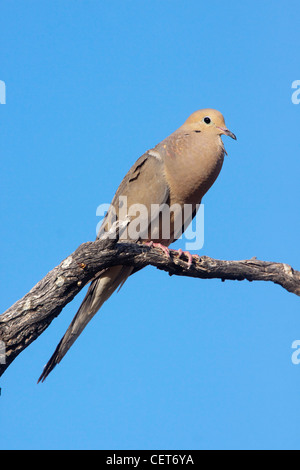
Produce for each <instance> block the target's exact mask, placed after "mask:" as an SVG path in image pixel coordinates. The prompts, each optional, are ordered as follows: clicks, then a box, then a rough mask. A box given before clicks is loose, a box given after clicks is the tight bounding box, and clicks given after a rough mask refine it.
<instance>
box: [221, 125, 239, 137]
mask: <svg viewBox="0 0 300 470" xmlns="http://www.w3.org/2000/svg"><path fill="white" fill-rule="evenodd" d="M218 129H220V130H221V131H222V134H225V135H228V136H229V137H231V138H232V139H234V140H236V135H235V134H234V133H233V132H231V131H230V130H229V129H227V127H218Z"/></svg>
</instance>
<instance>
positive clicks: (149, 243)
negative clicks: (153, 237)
mask: <svg viewBox="0 0 300 470" xmlns="http://www.w3.org/2000/svg"><path fill="white" fill-rule="evenodd" d="M144 245H146V246H149V247H150V248H159V249H160V250H162V251H163V252H164V253H165V255H166V256H167V257H168V258H170V250H169V248H168V247H167V246H165V245H162V244H161V243H154V242H152V241H151V242H145V243H144Z"/></svg>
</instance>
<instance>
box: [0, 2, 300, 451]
mask: <svg viewBox="0 0 300 470" xmlns="http://www.w3.org/2000/svg"><path fill="white" fill-rule="evenodd" d="M299 16H300V5H299V1H296V0H294V1H289V2H286V1H282V0H278V1H276V2H274V1H269V0H267V1H265V2H260V1H257V0H252V1H251V2H250V1H246V2H238V1H231V2H226V1H224V2H222V1H216V0H215V1H210V2H204V1H199V0H188V1H186V2H183V1H178V0H172V1H171V0H163V1H162V0H151V1H148V0H143V1H139V0H132V1H121V0H111V1H110V2H104V1H101V2H97V1H89V0H88V1H72V2H70V1H66V0H60V1H57V0H56V1H53V0H51V1H47V0H45V1H43V2H40V1H29V0H28V1H26V2H21V1H8V0H6V1H5V0H4V1H2V2H1V20H0V22H1V27H0V40H1V51H0V54H1V57H0V64H1V67H0V80H4V81H5V83H6V92H7V95H6V104H5V105H0V149H1V161H0V174H1V213H0V214H1V215H0V217H1V232H0V240H1V283H0V290H1V311H4V310H5V309H6V308H8V307H9V306H10V305H11V304H12V303H14V302H15V301H16V300H18V299H19V298H20V297H22V296H23V295H24V294H25V293H26V292H27V291H29V290H30V289H31V287H33V285H34V284H36V282H38V281H39V280H40V279H41V278H42V277H43V276H44V275H45V274H46V273H47V272H48V271H49V270H50V269H52V268H53V267H54V266H56V265H57V264H58V263H59V262H60V261H61V260H62V259H64V258H65V257H66V256H67V255H68V254H70V253H71V252H72V251H73V250H74V249H75V248H76V247H77V246H78V245H79V244H81V243H82V242H84V241H87V240H93V239H94V238H95V227H96V224H97V222H98V219H97V217H96V208H97V206H98V205H99V204H101V203H103V202H110V200H111V198H112V196H113V195H114V192H115V190H116V188H117V186H118V184H119V182H120V181H121V179H122V177H123V176H124V174H125V172H126V171H127V170H128V169H129V167H130V166H131V164H132V163H133V162H134V161H135V160H136V159H137V158H138V157H139V156H140V155H141V154H142V153H143V152H144V151H145V150H147V149H148V148H151V147H152V146H154V145H155V144H156V143H158V142H159V141H160V140H161V139H163V138H164V137H166V136H167V135H168V134H170V133H171V132H172V131H173V130H175V129H176V128H177V127H178V126H179V125H181V124H182V122H183V121H184V120H185V119H186V118H187V117H188V115H189V114H190V113H191V112H193V111H195V110H196V109H200V108H204V107H212V108H217V109H219V110H220V111H221V112H222V113H223V114H224V115H225V118H226V124H227V125H228V127H229V128H230V129H231V130H232V131H233V132H235V133H236V135H237V136H238V140H237V142H234V141H232V140H231V139H229V138H224V141H225V146H226V149H227V151H228V154H229V157H228V158H226V160H225V164H224V167H223V170H222V173H221V175H220V177H219V179H218V181H217V182H216V184H215V185H214V187H213V188H212V189H211V191H210V192H209V193H208V194H207V196H206V197H205V199H204V203H205V244H204V248H203V249H202V250H201V252H200V254H205V255H208V256H212V257H215V258H222V259H247V258H251V257H252V256H257V257H258V258H260V259H264V260H270V261H282V262H287V263H289V264H291V265H293V266H294V267H295V268H296V269H299V268H300V254H299V235H300V224H299V172H300V144H299V124H300V105H295V104H293V103H292V101H291V96H292V89H291V84H292V82H293V81H294V80H297V79H298V80H299V79H300V71H299V44H300V27H299ZM176 246H177V247H180V242H178V243H177V244H176ZM83 295H84V292H81V294H80V295H79V296H78V297H77V298H76V299H75V300H74V301H73V302H72V303H71V304H69V305H68V306H67V307H66V308H65V310H64V311H63V312H62V313H61V315H60V316H59V318H57V319H56V320H55V321H53V323H52V324H51V326H50V327H49V328H48V329H47V330H46V332H45V333H44V334H43V335H42V336H40V337H39V338H38V340H37V341H35V342H34V343H33V344H32V345H31V346H30V347H28V348H27V349H26V351H25V352H24V353H22V354H21V355H20V356H19V357H18V358H17V359H16V360H15V362H14V363H13V364H12V365H11V366H10V367H9V369H8V370H7V372H6V373H5V374H4V376H3V377H2V379H1V382H0V386H1V387H2V395H1V397H0V423H1V431H0V447H1V449H96V448H98V449H231V448H233V449H240V448H243V449H245V448H255V449H260V448H270V449H276V448H293V449H300V437H299V420H300V401H299V396H300V365H299V366H296V365H293V364H292V361H291V355H292V349H291V345H292V342H293V341H294V340H297V339H300V315H299V313H300V309H299V298H298V297H296V296H294V295H292V294H290V293H287V292H286V291H285V290H283V289H282V288H281V287H279V286H275V285H273V284H271V283H248V282H246V281H244V282H229V281H227V282H225V283H222V282H220V281H218V280H207V281H201V280H196V279H187V278H180V277H176V276H173V277H169V276H168V275H166V274H165V273H163V272H159V271H157V270H156V269H154V268H147V269H145V270H143V271H142V272H139V273H138V274H136V275H135V276H133V277H132V278H130V279H129V281H128V282H127V283H126V285H125V286H124V287H123V288H122V289H121V291H120V292H119V293H118V294H115V295H114V296H113V297H112V298H111V299H110V301H109V302H107V303H106V305H105V306H104V307H103V309H102V310H101V313H99V314H98V315H97V316H96V317H95V318H94V319H93V321H92V322H91V323H90V324H89V326H88V327H87V328H86V330H85V331H84V333H83V334H82V335H81V336H80V338H79V340H78V341H77V342H76V343H75V344H74V346H73V347H72V348H71V350H70V351H69V353H68V354H67V356H66V357H65V358H64V360H63V361H62V363H61V364H60V365H59V366H58V367H57V368H56V369H55V370H54V371H53V373H52V374H51V375H50V376H49V378H48V379H47V380H46V382H45V383H44V384H39V385H37V384H36V381H37V378H38V377H39V375H40V373H41V371H42V368H43V366H44V364H45V363H46V362H47V360H48V359H49V357H50V355H51V354H52V352H53V350H54V348H55V347H56V345H57V343H58V341H59V340H60V338H61V336H62V335H63V333H64V332H65V330H66V328H67V326H68V325H69V323H70V321H71V319H72V317H73V315H74V314H75V312H76V309H77V308H78V306H79V304H80V301H81V300H82V298H83Z"/></svg>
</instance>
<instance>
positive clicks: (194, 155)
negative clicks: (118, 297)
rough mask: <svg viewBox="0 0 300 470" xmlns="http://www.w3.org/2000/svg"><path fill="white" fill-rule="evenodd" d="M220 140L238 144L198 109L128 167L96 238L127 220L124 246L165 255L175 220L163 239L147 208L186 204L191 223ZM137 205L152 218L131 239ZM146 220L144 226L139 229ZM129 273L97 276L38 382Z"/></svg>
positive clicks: (214, 116) (213, 115)
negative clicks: (153, 246)
mask: <svg viewBox="0 0 300 470" xmlns="http://www.w3.org/2000/svg"><path fill="white" fill-rule="evenodd" d="M223 134H224V135H228V136H230V137H232V138H233V139H236V137H235V135H234V134H233V133H232V132H230V131H229V130H228V129H227V127H226V126H225V121H224V118H223V116H222V114H221V113H220V112H219V111H216V110H214V109H202V110H200V111H196V112H194V113H193V114H191V116H190V117H189V118H188V119H187V120H186V121H185V123H184V124H183V125H182V126H181V127H179V129H177V130H176V131H175V132H174V133H173V134H171V135H170V136H169V137H167V138H166V139H164V140H163V141H162V142H160V143H159V144H158V145H156V146H155V147H154V148H153V149H151V150H148V151H147V152H146V153H145V154H144V155H142V156H141V157H140V158H139V159H138V160H137V161H136V163H135V164H134V165H133V166H132V168H131V169H130V170H129V172H128V173H127V175H126V176H125V178H124V179H123V181H122V182H121V184H120V186H119V188H118V190H117V192H116V194H115V196H114V198H113V200H112V203H111V206H110V209H109V210H108V213H107V215H106V217H105V219H104V221H103V223H102V226H101V228H100V231H99V233H98V237H99V238H101V237H103V236H104V235H105V233H106V232H107V231H109V230H110V229H111V227H112V225H113V221H114V220H119V221H122V220H125V219H126V218H127V220H129V225H128V227H127V229H128V231H127V236H126V238H125V240H127V241H135V242H137V241H144V242H150V243H152V242H154V241H155V242H156V243H158V244H159V246H161V247H162V248H164V249H165V250H167V247H168V246H169V244H170V243H172V242H173V241H174V240H175V239H176V238H177V236H176V233H175V229H174V227H175V219H176V214H175V215H174V214H173V213H172V214H173V216H171V218H170V219H169V227H168V228H169V234H168V236H167V237H166V236H164V235H163V233H162V230H161V224H162V220H161V213H158V212H157V211H156V212H155V211H154V213H153V214H152V213H151V208H152V206H153V207H159V206H160V205H167V206H173V205H175V206H176V207H179V208H180V211H179V212H181V211H182V210H183V207H184V205H185V204H189V205H191V206H192V216H191V218H190V219H192V217H194V215H195V213H196V211H197V207H198V205H199V204H200V202H201V200H202V197H203V196H204V194H205V193H206V192H207V191H208V189H209V188H210V187H211V186H212V184H213V183H214V182H215V180H216V178H217V177H218V175H219V173H220V171H221V168H222V165H223V160H224V154H225V153H226V151H225V149H224V145H223V141H222V139H221V135H223ZM124 200H125V201H126V202H127V208H126V210H125V211H124V210H122V204H123V201H124ZM135 204H140V205H143V207H144V208H145V209H146V212H147V211H148V214H149V213H151V214H152V215H151V217H150V218H149V219H148V220H147V221H146V225H145V224H144V232H143V233H142V230H141V231H140V233H139V234H138V235H136V234H134V235H131V236H129V235H130V228H131V227H130V224H133V223H134V220H135V217H128V214H129V208H130V207H132V206H133V205H135ZM179 215H181V214H179ZM150 219H151V220H150ZM145 220H146V219H145ZM145 220H142V223H141V225H143V222H145ZM150 226H151V231H150ZM153 227H154V230H152V229H153ZM185 228H186V227H185ZM128 234H129V235H128ZM132 272H133V268H132V267H130V266H114V267H111V268H108V269H105V270H104V271H102V272H100V273H99V274H98V276H97V277H96V278H95V279H94V280H93V281H92V282H91V284H90V287H89V289H88V292H87V294H86V296H85V298H84V300H83V302H82V304H81V306H80V307H79V310H78V312H77V314H76V315H75V317H74V319H73V320H72V322H71V324H70V326H69V328H68V330H67V331H66V333H65V335H64V336H63V338H62V339H61V341H60V343H59V344H58V346H57V348H56V350H55V352H54V354H53V355H52V357H51V359H50V360H49V362H48V363H47V364H46V366H45V368H44V370H43V373H42V375H41V377H40V378H39V381H40V380H42V381H44V380H45V378H46V377H47V375H48V374H49V373H50V372H51V370H52V369H53V368H54V367H55V365H56V364H58V363H59V362H60V361H61V359H62V358H63V357H64V355H65V354H66V352H67V351H68V349H69V348H70V347H71V346H72V344H73V343H74V341H75V340H76V339H77V338H78V336H79V335H80V333H81V332H82V331H83V329H84V328H85V326H86V325H87V323H88V322H89V321H90V320H91V318H92V317H93V316H94V315H95V314H96V312H97V311H98V310H99V309H100V307H101V306H102V305H103V303H104V302H105V301H106V300H107V299H108V298H109V297H110V296H111V294H112V293H113V292H114V291H115V290H116V289H117V288H118V287H120V286H121V285H122V284H123V283H124V282H125V281H126V279H127V278H128V277H129V276H130V275H131V274H132Z"/></svg>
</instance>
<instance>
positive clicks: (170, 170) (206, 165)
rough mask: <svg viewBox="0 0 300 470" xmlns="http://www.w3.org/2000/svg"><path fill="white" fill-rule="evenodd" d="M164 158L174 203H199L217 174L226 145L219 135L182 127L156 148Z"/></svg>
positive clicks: (166, 175)
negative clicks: (189, 130)
mask: <svg viewBox="0 0 300 470" xmlns="http://www.w3.org/2000/svg"><path fill="white" fill-rule="evenodd" d="M155 150H157V151H159V153H160V155H161V156H162V157H163V158H164V163H165V177H166V180H167V182H168V184H169V187H170V195H171V203H172V204H173V203H180V204H198V203H200V202H201V199H202V197H203V196H204V194H205V193H206V192H207V191H208V190H209V188H210V187H211V186H212V184H213V183H214V182H215V180H216V178H217V177H218V175H219V173H220V171H221V168H222V164H223V160H224V146H223V142H222V139H221V137H220V136H218V135H211V134H208V135H207V134H204V133H199V132H195V131H192V132H187V131H186V130H184V129H183V130H181V129H179V130H178V131H176V132H174V134H172V135H171V136H170V137H167V139H165V140H164V141H162V142H161V143H160V144H158V145H157V146H156V147H155Z"/></svg>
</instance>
